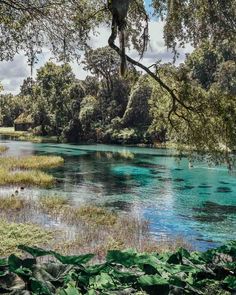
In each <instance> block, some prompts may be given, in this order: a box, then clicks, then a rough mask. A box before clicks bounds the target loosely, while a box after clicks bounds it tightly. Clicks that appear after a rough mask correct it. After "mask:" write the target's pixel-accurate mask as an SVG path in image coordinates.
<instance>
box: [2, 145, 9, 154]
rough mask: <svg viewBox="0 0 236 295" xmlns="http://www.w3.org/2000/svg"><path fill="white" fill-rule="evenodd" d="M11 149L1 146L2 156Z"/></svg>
mask: <svg viewBox="0 0 236 295" xmlns="http://www.w3.org/2000/svg"><path fill="white" fill-rule="evenodd" d="M8 149H9V148H8V147H7V146H5V145H0V154H2V153H5V152H6V151H7V150H8Z"/></svg>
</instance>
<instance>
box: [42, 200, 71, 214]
mask: <svg viewBox="0 0 236 295" xmlns="http://www.w3.org/2000/svg"><path fill="white" fill-rule="evenodd" d="M38 205H39V208H40V209H41V210H42V211H43V212H45V213H48V214H52V213H59V214H61V213H62V212H64V211H65V208H67V205H68V199H66V198H64V197H62V196H59V195H52V196H41V197H39V199H38Z"/></svg>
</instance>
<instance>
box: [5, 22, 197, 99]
mask: <svg viewBox="0 0 236 295" xmlns="http://www.w3.org/2000/svg"><path fill="white" fill-rule="evenodd" d="M163 26H164V23H163V22H157V21H151V22H150V25H149V32H150V36H151V38H150V39H151V41H150V45H149V47H148V50H147V52H145V55H144V57H143V59H142V61H141V62H142V63H143V64H144V65H146V66H149V65H152V64H153V63H154V62H156V61H157V60H159V59H161V60H162V62H172V61H173V54H172V53H171V51H168V50H167V49H166V47H165V44H164V39H163ZM109 35H110V28H109V27H105V26H102V27H100V28H99V33H97V34H96V35H92V36H91V40H90V46H91V47H92V48H98V47H103V46H106V45H107V40H108V38H109ZM191 51H192V47H191V46H187V47H186V48H185V49H180V50H179V53H180V58H179V59H178V60H177V63H180V62H182V61H183V60H184V58H185V53H187V52H191ZM127 53H128V54H129V55H130V56H131V57H132V58H134V59H136V60H138V59H139V56H138V54H137V52H136V51H135V50H133V49H131V50H129V51H128V52H127ZM49 59H52V60H53V61H55V60H54V59H53V58H52V55H51V53H50V52H49V50H48V49H47V48H44V49H43V51H42V53H41V54H40V56H39V60H38V63H37V64H36V65H35V68H34V76H35V75H36V70H37V69H38V68H39V67H41V66H42V65H43V64H45V63H46V62H47V61H48V60H49ZM71 66H72V69H73V71H74V73H75V75H76V76H77V77H78V78H79V79H84V78H85V77H86V75H87V74H88V73H87V72H86V71H84V70H83V65H79V64H78V63H76V62H72V63H71ZM29 75H30V67H29V66H28V65H27V58H26V57H25V56H24V55H23V54H19V55H17V56H15V58H14V60H13V61H11V62H0V81H1V83H2V84H3V86H4V90H5V92H6V93H7V92H12V93H14V94H16V93H18V92H19V90H20V85H21V84H22V82H23V80H24V79H25V78H26V77H28V76H29Z"/></svg>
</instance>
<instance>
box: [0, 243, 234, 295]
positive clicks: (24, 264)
mask: <svg viewBox="0 0 236 295" xmlns="http://www.w3.org/2000/svg"><path fill="white" fill-rule="evenodd" d="M18 249H19V250H23V251H24V252H26V253H27V254H30V255H31V256H32V258H30V259H29V258H28V259H20V258H19V257H17V256H16V255H10V256H9V258H8V259H2V260H1V261H0V268H1V270H2V272H3V274H4V275H3V276H1V289H2V291H3V292H4V293H5V292H7V293H10V292H14V294H22V292H24V291H30V292H32V293H33V294H41V295H50V294H61V295H62V294H63V295H66V294H67V295H68V294H73V295H82V294H85V295H90V294H91V295H95V294H98V295H99V294H100V295H105V294H107V295H112V294H113V295H115V294H136V295H138V294H139V295H141V294H143V295H144V294H150V295H156V294H161V295H172V294H189V295H196V294H198V295H204V294H205V295H211V294H212V295H213V294H214V295H220V294H221V295H230V294H234V292H235V290H236V263H235V261H236V242H231V243H230V244H228V245H225V246H222V247H219V248H217V249H212V250H208V251H206V252H205V253H201V252H192V253H190V252H188V251H187V250H185V249H183V248H180V249H178V251H177V252H174V253H173V252H172V253H165V254H159V253H156V252H154V253H151V254H148V253H137V252H136V251H133V250H128V251H118V250H112V251H108V253H107V255H106V261H105V262H104V263H103V264H93V265H89V266H88V265H87V263H88V262H89V261H91V259H92V258H93V257H94V255H93V254H85V255H75V256H63V255H60V254H59V253H57V252H54V251H47V250H43V249H41V248H36V247H29V246H28V245H27V246H24V245H19V247H18ZM43 256H49V257H53V258H54V259H56V261H55V262H44V263H43V262H40V261H39V260H38V259H37V257H43ZM16 282H17V283H16ZM16 292H18V293H16Z"/></svg>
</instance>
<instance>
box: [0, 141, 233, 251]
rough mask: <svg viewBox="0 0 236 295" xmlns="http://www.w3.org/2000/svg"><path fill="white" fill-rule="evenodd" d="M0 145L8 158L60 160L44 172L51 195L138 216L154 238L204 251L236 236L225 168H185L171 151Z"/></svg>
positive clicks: (229, 177)
mask: <svg viewBox="0 0 236 295" xmlns="http://www.w3.org/2000/svg"><path fill="white" fill-rule="evenodd" d="M2 141H3V142H5V144H6V145H8V146H9V147H10V149H9V152H8V154H10V155H30V154H56V155H61V156H63V157H64V158H65V165H64V166H63V167H60V168H57V169H52V170H50V172H51V173H52V174H53V175H54V176H55V177H56V178H57V179H58V183H57V185H56V186H55V187H54V188H52V189H51V190H52V192H54V191H56V192H58V193H60V194H64V195H66V196H68V198H72V199H73V200H74V201H76V202H78V204H79V203H92V204H99V205H102V206H105V207H108V208H111V209H115V210H121V211H123V212H126V213H127V214H129V212H132V213H135V214H137V215H139V216H140V217H144V218H146V219H148V220H149V221H150V226H151V231H152V233H153V235H155V236H156V238H157V239H159V238H161V239H168V237H173V236H176V237H179V236H181V237H184V238H185V239H187V240H188V241H189V242H190V243H192V244H193V247H194V248H196V249H199V250H205V249H207V248H210V247H214V246H217V245H219V244H220V243H223V242H225V241H227V240H232V239H235V238H236V176H235V174H234V173H231V174H230V173H229V172H228V170H227V168H226V167H208V166H207V164H205V163H195V164H194V166H193V167H192V168H190V167H189V163H188V160H187V159H186V158H183V159H182V160H179V159H178V157H177V152H176V151H175V150H164V149H151V148H136V147H120V146H109V145H69V144H33V143H29V142H18V141H8V140H5V141H4V140H2ZM10 189H13V188H10ZM6 190H9V188H5V189H4V188H2V192H4V193H5V191H6ZM32 190H33V191H34V194H42V193H45V192H44V191H43V190H36V189H30V190H29V189H28V192H29V193H32Z"/></svg>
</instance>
